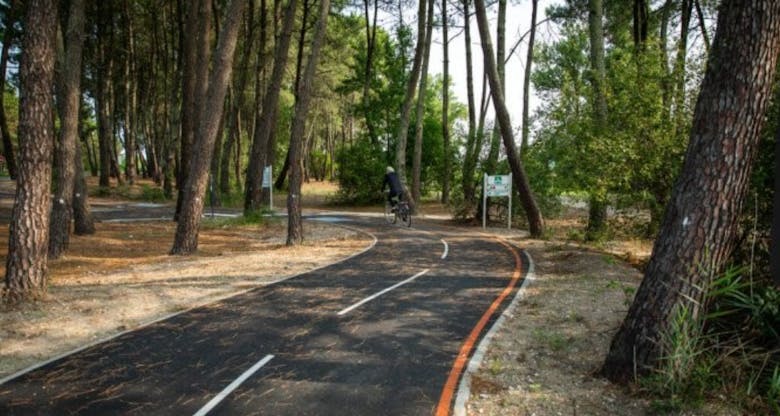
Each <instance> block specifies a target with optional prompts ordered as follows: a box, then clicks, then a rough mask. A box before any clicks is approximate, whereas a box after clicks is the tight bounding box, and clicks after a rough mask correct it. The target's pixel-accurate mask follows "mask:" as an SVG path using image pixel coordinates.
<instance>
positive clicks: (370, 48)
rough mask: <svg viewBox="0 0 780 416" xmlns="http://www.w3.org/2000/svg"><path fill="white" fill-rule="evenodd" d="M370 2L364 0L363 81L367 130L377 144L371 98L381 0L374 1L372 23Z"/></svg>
mask: <svg viewBox="0 0 780 416" xmlns="http://www.w3.org/2000/svg"><path fill="white" fill-rule="evenodd" d="M368 3H369V0H363V8H364V10H365V20H366V65H365V69H364V74H363V76H364V79H363V115H364V117H365V118H366V130H368V137H369V139H370V140H371V141H372V142H376V140H377V137H376V132H375V131H374V130H375V127H374V123H373V121H372V120H371V109H370V98H371V81H372V68H373V64H374V50H375V49H376V28H377V24H376V19H377V16H378V15H379V13H378V12H379V0H374V19H373V22H371V17H370V15H369V11H368Z"/></svg>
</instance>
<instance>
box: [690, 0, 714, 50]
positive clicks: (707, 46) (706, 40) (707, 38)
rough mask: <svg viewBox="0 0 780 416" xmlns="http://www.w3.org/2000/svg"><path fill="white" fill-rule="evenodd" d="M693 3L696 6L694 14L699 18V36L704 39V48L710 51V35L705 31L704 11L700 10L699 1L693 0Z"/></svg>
mask: <svg viewBox="0 0 780 416" xmlns="http://www.w3.org/2000/svg"><path fill="white" fill-rule="evenodd" d="M693 5H694V7H696V16H697V17H698V18H699V29H700V30H701V37H702V39H703V40H704V50H705V51H707V52H709V51H710V35H709V33H707V25H706V24H705V23H704V12H703V11H702V10H701V1H699V0H693Z"/></svg>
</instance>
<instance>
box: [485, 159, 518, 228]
mask: <svg viewBox="0 0 780 416" xmlns="http://www.w3.org/2000/svg"><path fill="white" fill-rule="evenodd" d="M490 196H506V197H509V211H508V213H507V228H512V174H511V173H510V174H509V175H492V176H491V175H488V174H487V173H486V174H485V177H484V179H483V181H482V228H483V229H484V228H486V226H487V199H488V197H490Z"/></svg>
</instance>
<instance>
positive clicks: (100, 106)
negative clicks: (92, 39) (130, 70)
mask: <svg viewBox="0 0 780 416" xmlns="http://www.w3.org/2000/svg"><path fill="white" fill-rule="evenodd" d="M107 38H108V37H107V36H106V39H104V40H100V41H98V42H99V43H100V45H99V46H98V48H99V55H100V57H99V59H100V68H99V69H98V74H97V84H98V85H97V97H95V98H96V100H95V101H96V103H97V124H98V153H99V158H98V161H99V167H100V169H99V171H100V180H99V182H98V184H99V185H100V186H101V187H106V188H107V187H109V186H111V182H110V180H109V178H110V177H111V158H112V156H111V152H112V151H111V149H112V146H111V141H113V140H114V132H113V128H112V125H113V123H112V122H111V109H110V101H111V100H110V98H109V89H110V88H111V67H112V62H113V59H112V58H111V56H110V55H111V53H110V52H109V51H108V50H107V49H108V46H107V45H106V44H105V42H106V41H107Z"/></svg>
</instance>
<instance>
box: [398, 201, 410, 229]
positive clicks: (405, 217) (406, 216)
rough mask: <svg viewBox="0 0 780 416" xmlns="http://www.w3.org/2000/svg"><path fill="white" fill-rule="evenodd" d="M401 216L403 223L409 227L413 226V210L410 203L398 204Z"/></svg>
mask: <svg viewBox="0 0 780 416" xmlns="http://www.w3.org/2000/svg"><path fill="white" fill-rule="evenodd" d="M397 214H398V215H399V216H400V217H401V223H402V224H404V225H405V226H407V227H411V226H412V210H410V209H409V205H408V204H406V203H404V204H403V205H399V206H398V213H397Z"/></svg>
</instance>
